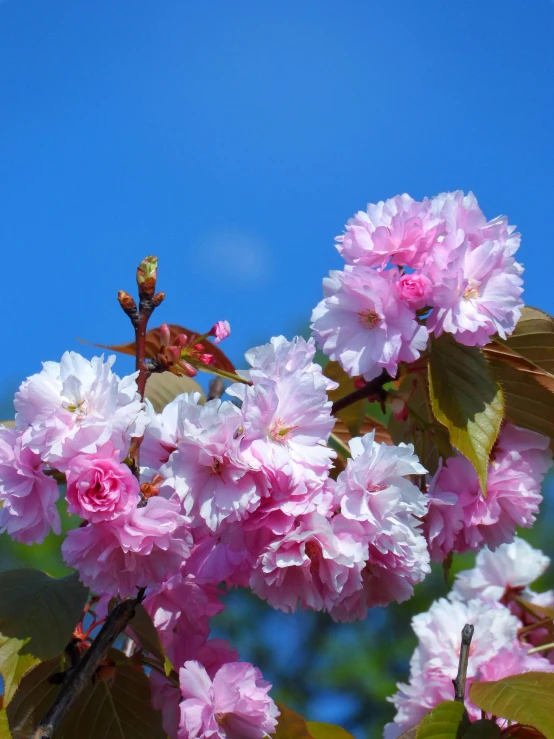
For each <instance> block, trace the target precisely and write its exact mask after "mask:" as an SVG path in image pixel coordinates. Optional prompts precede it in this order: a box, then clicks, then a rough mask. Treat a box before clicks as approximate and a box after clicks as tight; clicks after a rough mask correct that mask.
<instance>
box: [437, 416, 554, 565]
mask: <svg viewBox="0 0 554 739" xmlns="http://www.w3.org/2000/svg"><path fill="white" fill-rule="evenodd" d="M548 444H549V441H548V439H547V438H546V437H544V436H541V435H540V434H537V433H535V432H533V431H528V430H527V429H521V428H518V427H515V426H512V425H511V424H507V425H506V426H505V427H504V428H503V429H502V431H501V432H500V436H499V438H498V442H497V444H496V446H495V448H494V449H493V454H492V457H491V462H490V465H489V473H488V480H487V497H486V499H485V497H484V496H483V494H482V492H481V489H480V485H479V481H478V479H477V473H476V472H475V470H474V468H473V466H472V465H471V463H470V462H469V461H468V460H467V459H465V457H461V456H460V457H454V458H453V459H449V460H448V461H447V462H446V464H445V465H444V466H443V467H442V468H441V469H440V470H439V471H438V473H437V475H435V477H434V479H433V480H432V482H431V485H430V489H429V515H428V516H427V520H426V524H425V531H426V536H427V539H428V542H429V548H430V552H431V557H432V559H434V560H436V561H442V559H444V558H445V557H446V556H447V555H448V554H449V552H450V551H457V552H464V551H468V550H476V549H478V548H479V547H480V546H482V545H483V544H487V545H488V546H489V547H490V548H496V547H497V546H499V545H500V544H503V543H505V542H508V541H510V540H511V539H512V538H513V536H514V531H515V527H516V526H523V527H530V526H532V524H533V522H534V520H535V516H536V514H537V513H538V510H539V504H540V502H541V500H542V495H541V492H540V491H541V484H542V480H543V477H544V475H545V473H546V472H547V470H548V469H549V468H550V466H551V464H552V454H551V452H550V450H549V449H548Z"/></svg>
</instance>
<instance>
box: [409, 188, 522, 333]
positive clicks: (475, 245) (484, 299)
mask: <svg viewBox="0 0 554 739" xmlns="http://www.w3.org/2000/svg"><path fill="white" fill-rule="evenodd" d="M429 207H430V209H431V211H432V213H433V214H434V216H435V217H436V218H438V219H439V220H442V221H444V223H445V230H444V233H442V234H441V235H440V237H439V238H438V239H437V240H436V242H435V244H434V245H433V248H432V250H431V252H430V254H429V257H428V259H427V261H426V264H425V267H424V270H423V272H424V274H426V275H427V276H428V277H429V279H430V280H431V282H432V283H433V286H434V287H433V305H434V306H435V310H434V311H433V312H432V313H431V315H430V316H429V319H428V323H427V326H428V328H429V331H432V332H433V333H435V335H436V336H440V334H441V333H443V331H446V332H448V333H452V334H454V335H455V336H456V340H457V341H459V342H460V343H462V344H467V345H470V346H475V345H479V346H483V345H484V344H486V343H488V341H489V339H490V337H491V336H492V335H493V334H495V333H498V334H499V335H500V336H501V337H502V338H506V335H507V334H510V333H511V332H512V331H513V330H514V328H515V325H516V323H517V321H518V319H519V317H520V315H521V308H522V306H523V302H522V300H521V297H520V296H521V292H522V289H521V285H522V280H521V274H522V272H523V268H522V266H521V265H520V264H518V263H517V262H516V261H515V260H514V258H513V255H514V253H515V252H516V250H517V248H518V246H519V235H518V234H515V233H514V227H512V226H508V224H507V221H506V219H505V218H503V217H500V218H496V219H494V220H493V221H489V222H487V221H486V219H485V216H484V215H483V213H482V212H481V210H480V208H479V206H478V204H477V200H476V199H475V196H474V195H473V193H469V195H467V196H464V194H463V193H462V192H460V191H457V192H453V193H442V194H441V195H438V196H437V197H436V198H433V199H432V200H431V201H430V204H429Z"/></svg>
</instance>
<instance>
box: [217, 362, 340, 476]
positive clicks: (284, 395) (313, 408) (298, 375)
mask: <svg viewBox="0 0 554 739" xmlns="http://www.w3.org/2000/svg"><path fill="white" fill-rule="evenodd" d="M227 392H229V393H230V394H232V395H235V396H236V397H238V398H240V399H241V400H242V414H243V421H242V430H241V437H240V449H241V454H242V456H243V458H244V459H245V460H246V461H248V463H249V464H250V465H252V467H254V468H256V467H257V468H258V469H262V470H263V471H264V472H265V473H266V474H278V473H279V472H281V473H283V474H286V475H288V476H292V478H293V481H294V483H298V482H300V481H302V480H303V479H304V478H309V479H311V480H312V481H314V482H317V481H318V480H320V481H322V479H323V478H324V477H326V476H327V472H328V470H329V469H330V467H331V464H332V460H333V459H334V457H335V456H336V453H335V452H334V451H333V449H331V448H330V447H329V446H327V443H326V442H327V440H328V439H329V435H330V433H331V430H332V428H333V426H334V424H335V419H334V418H333V417H332V416H331V405H332V404H331V401H330V400H329V399H328V398H327V393H326V389H325V384H324V383H323V382H322V381H321V378H320V377H319V376H318V375H317V374H316V373H315V372H311V371H303V370H298V371H295V372H290V373H287V374H286V375H283V376H281V377H277V379H276V380H274V381H270V380H269V379H268V380H265V381H263V382H261V381H260V382H257V381H256V382H255V384H254V385H253V386H252V387H249V386H246V385H239V384H238V383H237V384H235V385H232V386H231V387H230V388H229V389H228V391H227Z"/></svg>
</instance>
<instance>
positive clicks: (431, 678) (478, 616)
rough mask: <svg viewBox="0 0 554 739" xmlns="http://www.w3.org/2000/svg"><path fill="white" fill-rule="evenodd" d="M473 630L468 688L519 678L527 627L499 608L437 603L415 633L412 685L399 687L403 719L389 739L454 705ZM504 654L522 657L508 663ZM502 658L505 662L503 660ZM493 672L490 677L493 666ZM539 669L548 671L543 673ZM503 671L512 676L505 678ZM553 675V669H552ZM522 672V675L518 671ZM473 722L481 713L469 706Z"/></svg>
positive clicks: (391, 727)
mask: <svg viewBox="0 0 554 739" xmlns="http://www.w3.org/2000/svg"><path fill="white" fill-rule="evenodd" d="M467 623H470V624H473V626H474V628H475V632H474V635H473V640H472V643H471V651H470V656H469V662H468V671H467V678H468V679H467V686H468V688H469V687H470V686H471V683H472V682H473V681H474V680H475V679H476V678H477V679H478V678H481V677H482V676H483V675H485V674H492V670H493V668H494V670H495V672H494V674H495V675H496V677H495V678H494V679H497V678H498V677H505V676H506V675H508V674H513V673H512V672H511V669H512V668H513V664H514V662H515V661H517V660H519V663H520V665H521V664H523V663H524V662H525V658H526V657H527V649H526V647H525V646H523V645H520V644H519V642H518V641H517V631H518V628H519V627H520V626H521V624H520V622H519V621H518V619H517V618H516V617H515V616H513V615H512V614H511V613H510V611H509V610H508V609H507V608H505V607H504V606H502V605H500V604H498V603H492V602H490V601H486V600H482V599H480V598H476V599H473V600H471V601H469V602H468V603H462V602H460V601H455V602H451V601H448V600H446V599H445V598H441V599H440V600H438V601H435V603H433V605H432V606H431V608H430V609H429V611H428V612H426V613H421V614H418V615H417V616H415V617H414V619H413V620H412V627H413V629H414V631H415V633H416V635H417V637H418V639H419V644H418V646H417V647H416V650H415V652H414V654H413V655H412V658H411V660H410V681H409V683H408V684H399V685H398V692H397V693H396V694H395V695H394V696H393V697H392V699H391V701H392V702H393V703H394V705H395V707H396V710H397V713H396V716H395V719H394V722H393V723H392V724H388V725H387V727H386V728H385V737H386V739H394V737H397V736H398V735H399V734H401V733H402V731H404V730H405V729H407V728H409V727H411V726H414V725H415V724H417V723H418V722H419V721H420V720H421V719H422V718H423V716H424V715H425V714H426V713H429V711H430V710H431V709H432V708H434V707H435V706H436V705H437V703H440V702H441V701H443V700H452V680H453V678H455V677H456V674H457V671H458V657H459V652H460V641H461V632H462V628H463V627H464V625H465V624H467ZM504 650H508V651H509V652H514V653H517V652H519V653H520V654H519V656H518V657H516V658H514V659H512V660H510V659H506V656H505V652H504ZM499 655H501V656H499ZM489 662H493V666H492V667H491V668H490V669H489V671H488V672H487V664H488V663H489ZM537 664H540V665H542V667H541V666H539V667H537ZM547 665H548V666H549V663H548V662H547V661H546V660H544V659H542V660H541V661H540V663H538V662H534V666H535V667H534V668H535V669H547V668H546V666H547ZM502 669H506V670H507V672H505V673H504V674H501V671H502ZM548 669H549V667H548ZM516 671H519V670H518V669H517V668H516ZM466 706H467V708H468V711H469V715H470V717H471V719H472V720H476V719H478V718H480V717H481V711H480V710H479V709H477V708H476V707H475V706H473V705H472V704H471V703H470V702H469V701H466Z"/></svg>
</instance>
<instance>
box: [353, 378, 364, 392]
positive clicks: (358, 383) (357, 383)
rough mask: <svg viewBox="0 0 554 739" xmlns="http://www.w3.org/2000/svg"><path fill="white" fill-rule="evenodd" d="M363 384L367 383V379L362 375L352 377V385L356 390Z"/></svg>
mask: <svg viewBox="0 0 554 739" xmlns="http://www.w3.org/2000/svg"><path fill="white" fill-rule="evenodd" d="M364 385H367V380H364V378H363V377H356V378H354V387H355V388H356V390H359V389H360V388H362V387H364Z"/></svg>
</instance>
